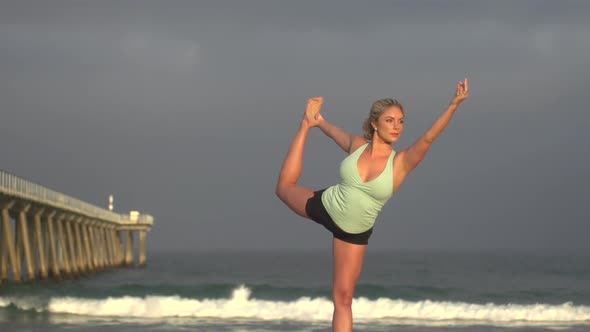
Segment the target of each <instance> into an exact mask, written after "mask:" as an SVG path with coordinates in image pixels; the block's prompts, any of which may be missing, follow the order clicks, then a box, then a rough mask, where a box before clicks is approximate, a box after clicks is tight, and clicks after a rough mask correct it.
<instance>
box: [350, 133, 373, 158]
mask: <svg viewBox="0 0 590 332" xmlns="http://www.w3.org/2000/svg"><path fill="white" fill-rule="evenodd" d="M367 143H369V141H367V140H366V139H365V138H364V137H362V136H358V135H352V142H350V149H349V150H348V154H353V153H354V152H355V151H356V150H357V149H358V148H360V147H362V146H363V145H365V144H367Z"/></svg>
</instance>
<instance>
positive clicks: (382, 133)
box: [373, 106, 404, 143]
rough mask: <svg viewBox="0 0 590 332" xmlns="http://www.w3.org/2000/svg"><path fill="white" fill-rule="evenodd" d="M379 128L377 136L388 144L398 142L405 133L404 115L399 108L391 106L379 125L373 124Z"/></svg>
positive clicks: (381, 117)
mask: <svg viewBox="0 0 590 332" xmlns="http://www.w3.org/2000/svg"><path fill="white" fill-rule="evenodd" d="M373 126H375V127H376V128H377V132H376V133H375V134H377V135H379V137H380V138H381V139H382V140H383V141H384V142H387V143H393V142H396V141H397V140H398V139H399V138H400V137H401V135H402V132H403V131H404V113H403V112H402V110H401V109H400V108H399V107H398V106H391V107H390V108H388V109H386V110H385V111H383V113H382V114H381V116H380V117H379V119H378V122H377V123H373Z"/></svg>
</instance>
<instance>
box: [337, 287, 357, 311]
mask: <svg viewBox="0 0 590 332" xmlns="http://www.w3.org/2000/svg"><path fill="white" fill-rule="evenodd" d="M353 296H354V288H353V287H335V288H334V292H333V300H334V305H336V306H343V307H350V306H352V298H353Z"/></svg>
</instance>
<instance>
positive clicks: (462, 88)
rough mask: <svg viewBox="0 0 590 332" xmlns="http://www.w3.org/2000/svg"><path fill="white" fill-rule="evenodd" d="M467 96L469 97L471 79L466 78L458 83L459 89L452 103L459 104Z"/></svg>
mask: <svg viewBox="0 0 590 332" xmlns="http://www.w3.org/2000/svg"><path fill="white" fill-rule="evenodd" d="M467 98H469V81H468V80H467V79H465V81H463V82H459V83H457V91H456V92H455V97H454V98H453V101H451V104H454V105H457V106H459V105H460V104H461V103H462V102H463V101H465V99H467Z"/></svg>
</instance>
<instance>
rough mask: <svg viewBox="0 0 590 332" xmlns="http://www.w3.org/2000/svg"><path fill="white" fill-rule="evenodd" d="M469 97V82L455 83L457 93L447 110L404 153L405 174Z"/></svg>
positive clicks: (415, 164) (422, 157)
mask: <svg viewBox="0 0 590 332" xmlns="http://www.w3.org/2000/svg"><path fill="white" fill-rule="evenodd" d="M468 97H469V81H468V80H467V79H465V81H463V82H459V83H457V91H456V92H455V97H454V98H453V100H452V101H451V103H450V104H449V107H448V108H447V110H446V111H445V112H444V113H443V114H442V115H441V116H440V117H439V118H438V119H437V120H436V121H435V122H434V124H433V125H432V127H430V129H428V131H426V133H424V135H422V137H420V138H419V139H418V140H417V141H416V142H415V143H414V144H413V145H412V146H410V147H409V148H408V149H407V150H406V152H405V153H404V159H403V165H404V169H405V170H406V171H407V172H410V171H412V170H413V169H414V168H416V166H418V164H419V163H420V161H422V159H424V156H426V152H428V149H430V145H432V142H434V140H436V138H437V137H438V136H439V135H440V133H441V132H442V131H443V130H444V129H445V128H446V127H447V125H448V124H449V122H450V121H451V119H452V118H453V115H454V114H455V111H456V110H457V108H458V107H459V105H460V104H461V103H462V102H463V101H464V100H465V99H467V98H468Z"/></svg>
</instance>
